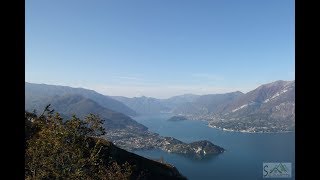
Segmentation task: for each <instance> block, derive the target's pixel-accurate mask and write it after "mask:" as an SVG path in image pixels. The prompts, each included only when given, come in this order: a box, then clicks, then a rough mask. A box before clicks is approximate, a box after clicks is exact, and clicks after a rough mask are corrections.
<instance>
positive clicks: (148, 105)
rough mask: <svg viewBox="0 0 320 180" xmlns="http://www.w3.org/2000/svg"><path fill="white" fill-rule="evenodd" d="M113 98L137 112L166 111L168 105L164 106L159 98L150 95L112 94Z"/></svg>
mask: <svg viewBox="0 0 320 180" xmlns="http://www.w3.org/2000/svg"><path fill="white" fill-rule="evenodd" d="M112 98H113V99H115V100H117V101H120V102H122V103H123V104H125V105H126V106H128V107H130V108H131V109H133V110H134V111H136V112H137V113H139V114H157V113H161V112H168V111H169V110H170V108H169V107H167V106H165V104H163V103H162V102H161V100H160V99H156V98H151V97H145V96H142V97H134V98H127V97H122V96H112Z"/></svg>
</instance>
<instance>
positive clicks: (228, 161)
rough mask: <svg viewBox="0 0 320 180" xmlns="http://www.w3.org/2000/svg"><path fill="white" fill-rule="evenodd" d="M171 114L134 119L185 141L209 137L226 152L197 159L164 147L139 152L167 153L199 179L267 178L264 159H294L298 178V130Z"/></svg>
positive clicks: (182, 169)
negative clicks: (247, 129) (243, 128)
mask: <svg viewBox="0 0 320 180" xmlns="http://www.w3.org/2000/svg"><path fill="white" fill-rule="evenodd" d="M170 117H171V115H169V114H161V115H148V116H139V117H135V118H134V119H135V120H136V121H138V122H139V123H141V124H143V125H145V126H147V127H148V128H149V130H151V131H153V132H156V133H158V134H160V135H161V136H171V137H174V138H176V139H179V140H181V141H184V142H193V141H197V140H209V141H211V142H212V143H214V144H216V145H219V146H221V147H223V148H224V149H226V152H224V153H222V154H219V155H216V156H213V157H210V158H208V159H203V160H197V159H192V158H187V157H185V156H182V155H178V154H173V153H167V152H163V151H161V150H140V151H135V153H137V154H139V155H141V156H144V157H147V158H152V159H159V158H160V157H163V159H164V161H165V162H167V163H170V164H172V165H174V166H175V167H176V168H177V169H178V170H179V171H180V172H181V173H182V174H183V175H185V176H186V177H187V178H188V179H190V180H198V179H203V180H205V179H246V180H250V179H263V163H264V162H289V163H292V178H281V179H294V178H295V134H294V133H293V132H291V133H240V132H228V131H222V130H219V129H214V128H210V127H208V126H207V123H206V122H205V121H195V120H187V121H177V122H172V121H167V119H169V118H170Z"/></svg>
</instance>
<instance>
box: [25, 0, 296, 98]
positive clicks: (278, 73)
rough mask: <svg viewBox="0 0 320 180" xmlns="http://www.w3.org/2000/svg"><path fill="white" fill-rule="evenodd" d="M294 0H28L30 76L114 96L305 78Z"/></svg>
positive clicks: (242, 87)
mask: <svg viewBox="0 0 320 180" xmlns="http://www.w3.org/2000/svg"><path fill="white" fill-rule="evenodd" d="M294 15H295V12H294V1H293V0H241V1H239V0H28V1H26V16H25V20H26V23H25V38H26V43H25V55H26V56H25V80H26V82H31V83H44V84H53V85H65V86H71V87H83V88H88V89H92V90H95V91H97V92H99V93H102V94H104V95H115V96H127V97H139V96H149V97H156V98H168V97H171V96H175V95H182V94H187V93H193V94H214V93H226V92H232V91H241V92H244V93H246V92H248V91H250V90H253V89H255V88H256V87H258V86H259V85H262V84H265V83H270V82H273V81H276V80H294V78H295V49H294V48H295V44H294V42H295V39H294V36H295V34H294V33H295V29H294V26H295V24H294V23H295V21H294Z"/></svg>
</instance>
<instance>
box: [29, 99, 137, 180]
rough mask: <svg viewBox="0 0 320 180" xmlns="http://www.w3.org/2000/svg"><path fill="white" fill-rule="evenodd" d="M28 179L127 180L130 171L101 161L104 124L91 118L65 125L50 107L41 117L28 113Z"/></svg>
mask: <svg viewBox="0 0 320 180" xmlns="http://www.w3.org/2000/svg"><path fill="white" fill-rule="evenodd" d="M25 122H26V125H25V129H26V152H25V177H26V179H128V178H129V177H130V174H131V167H130V165H129V164H128V163H125V164H123V165H121V166H120V165H118V164H117V163H116V162H113V161H110V159H108V158H102V156H101V151H102V149H106V148H108V146H106V145H105V143H103V140H102V139H101V138H100V136H102V135H104V134H105V129H104V128H103V126H102V125H103V120H102V119H100V118H99V116H97V115H94V114H89V115H88V116H86V117H85V118H84V120H81V119H79V118H77V117H76V116H75V115H74V116H72V117H71V118H70V119H68V120H66V121H63V119H62V118H61V116H60V115H59V113H55V114H54V111H53V110H50V105H48V106H47V107H46V108H45V110H44V111H43V113H42V114H41V115H40V116H37V115H36V114H35V113H29V112H26V113H25Z"/></svg>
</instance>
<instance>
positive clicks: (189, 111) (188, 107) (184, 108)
mask: <svg viewBox="0 0 320 180" xmlns="http://www.w3.org/2000/svg"><path fill="white" fill-rule="evenodd" d="M241 95H243V93H242V92H239V91H237V92H231V93H225V94H208V95H202V96H198V97H196V98H195V99H193V101H191V102H187V103H182V104H180V105H178V106H177V107H175V108H174V109H173V113H175V114H185V115H203V114H215V113H219V112H221V111H223V110H224V109H225V108H227V106H228V104H229V103H231V102H232V101H234V100H236V99H237V98H238V97H240V96H241Z"/></svg>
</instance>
